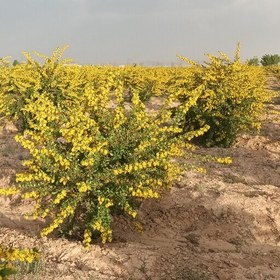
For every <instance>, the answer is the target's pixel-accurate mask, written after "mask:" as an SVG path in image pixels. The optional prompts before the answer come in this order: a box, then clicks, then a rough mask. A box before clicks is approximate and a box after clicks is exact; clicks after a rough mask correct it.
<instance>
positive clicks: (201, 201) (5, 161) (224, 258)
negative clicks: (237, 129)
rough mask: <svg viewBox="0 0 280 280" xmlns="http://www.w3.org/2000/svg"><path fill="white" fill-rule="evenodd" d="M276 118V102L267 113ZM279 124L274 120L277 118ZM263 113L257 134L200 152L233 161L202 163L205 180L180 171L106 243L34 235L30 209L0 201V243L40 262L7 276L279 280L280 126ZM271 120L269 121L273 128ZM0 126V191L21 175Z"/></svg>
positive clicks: (10, 134) (18, 154) (36, 226)
mask: <svg viewBox="0 0 280 280" xmlns="http://www.w3.org/2000/svg"><path fill="white" fill-rule="evenodd" d="M269 109H273V110H275V111H278V112H280V103H278V104H277V103H276V104H273V105H272V104H270V105H268V110H269ZM278 118H279V116H278ZM276 119H277V115H274V114H271V113H269V112H268V113H267V116H266V117H265V122H264V125H263V128H262V130H261V133H260V134H259V135H242V136H241V137H239V139H238V141H237V143H236V144H235V145H234V146H233V147H232V148H229V149H222V148H209V149H199V151H198V152H199V153H207V154H212V155H216V156H231V157H232V159H233V163H232V164H231V165H222V164H218V163H208V164H207V165H206V166H205V167H206V168H207V170H208V173H207V174H201V173H195V172H190V171H188V172H185V174H184V175H183V177H182V179H181V181H180V182H179V183H177V184H176V185H174V187H173V188H172V189H171V191H170V193H168V194H166V195H164V196H163V197H162V198H161V199H160V200H158V201H155V200H149V201H146V202H144V203H143V205H142V206H141V209H140V212H139V215H138V217H137V219H136V221H137V222H138V223H139V224H141V225H142V226H143V232H142V233H140V231H141V230H139V226H137V224H136V225H135V223H133V222H131V221H128V220H127V219H125V218H124V217H118V218H115V220H114V225H113V228H114V241H113V242H112V243H111V244H106V245H101V244H94V245H92V248H91V250H90V251H85V250H84V248H83V246H82V245H81V243H80V242H78V241H69V240H66V239H61V238H55V237H53V238H43V239H41V238H39V237H38V236H39V232H40V229H42V227H43V225H44V223H43V221H41V222H40V221H28V220H26V219H24V218H23V214H24V213H25V212H26V210H28V209H29V208H30V205H28V204H27V203H19V202H18V201H17V199H15V198H2V197H0V244H1V243H3V244H10V245H14V246H20V247H24V246H25V247H38V248H40V250H41V251H42V260H41V262H40V263H39V264H38V265H37V266H36V267H35V268H33V273H28V274H27V273H22V274H19V275H18V276H16V278H15V279H46V280H50V279H65V280H67V279H69V280H70V279H88V280H99V279H100V280H102V279H131V280H136V279H139V280H140V279H141V280H145V279H155V280H164V279H182V280H183V279H184V280H202V279H203V280H206V279H207V280H211V279H219V280H234V279H236V280H243V279H244V280H245V279H255V280H264V279H266V280H268V279H280V122H279V120H278V122H277V120H276ZM273 120H274V121H275V122H273ZM15 133H16V131H15V128H14V127H13V126H12V125H10V124H9V125H6V126H5V129H4V130H2V132H1V134H0V186H7V185H9V184H11V183H12V182H13V180H14V176H15V173H16V172H17V171H19V170H21V168H22V167H21V163H20V161H21V159H22V158H24V157H25V156H26V155H25V154H24V151H23V150H22V149H21V148H20V147H19V145H18V144H17V143H16V142H15V141H14V135H15Z"/></svg>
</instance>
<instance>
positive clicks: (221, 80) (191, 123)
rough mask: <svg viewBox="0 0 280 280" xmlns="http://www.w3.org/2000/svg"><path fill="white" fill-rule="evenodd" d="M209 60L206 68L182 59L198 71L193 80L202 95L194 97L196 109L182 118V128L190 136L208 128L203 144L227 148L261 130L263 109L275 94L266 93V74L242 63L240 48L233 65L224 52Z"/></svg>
mask: <svg viewBox="0 0 280 280" xmlns="http://www.w3.org/2000/svg"><path fill="white" fill-rule="evenodd" d="M207 56H208V58H209V62H207V63H206V64H205V65H199V64H196V63H195V62H190V60H188V59H186V58H183V59H184V60H185V61H186V62H188V63H189V62H190V63H192V64H193V65H194V67H196V68H197V69H198V70H197V71H196V74H195V75H194V79H195V83H196V86H197V88H199V87H200V88H201V93H200V94H199V96H195V95H194V98H196V105H195V106H192V107H191V108H190V109H189V110H188V111H187V113H186V114H185V115H184V118H182V120H181V121H182V127H183V129H184V131H186V132H187V131H189V130H191V131H192V130H195V129H197V128H199V127H201V126H202V125H205V124H207V125H209V126H210V129H209V130H208V131H207V132H206V133H205V134H203V136H202V137H200V142H201V143H203V144H205V145H207V146H213V145H220V146H225V147H228V146H230V145H232V144H233V143H234V141H235V139H236V137H237V135H238V134H240V133H241V132H245V131H250V130H257V131H258V130H259V129H260V127H261V117H262V115H263V113H264V105H265V103H266V102H268V101H270V100H271V99H272V97H273V94H272V93H271V92H269V91H268V90H267V80H266V75H265V73H264V70H263V69H262V68H261V67H255V66H250V65H247V64H243V63H242V62H241V61H240V55H239V46H238V48H237V50H236V55H235V58H234V60H233V61H231V60H230V59H229V58H228V56H227V55H225V54H224V53H222V52H220V56H213V55H210V54H209V55H207ZM192 96H193V95H192V94H189V93H187V95H185V94H181V95H180V96H179V99H180V100H181V102H183V103H184V102H185V101H187V102H189V99H190V98H192Z"/></svg>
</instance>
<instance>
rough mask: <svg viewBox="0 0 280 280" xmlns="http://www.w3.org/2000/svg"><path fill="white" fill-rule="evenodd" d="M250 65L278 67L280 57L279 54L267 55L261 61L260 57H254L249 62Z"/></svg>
mask: <svg viewBox="0 0 280 280" xmlns="http://www.w3.org/2000/svg"><path fill="white" fill-rule="evenodd" d="M247 63H248V64H249V65H260V64H261V65H262V66H271V65H278V64H279V63H280V56H279V55H278V54H265V55H263V56H262V57H261V59H260V60H259V58H258V57H256V56H254V57H253V58H250V59H248V60H247Z"/></svg>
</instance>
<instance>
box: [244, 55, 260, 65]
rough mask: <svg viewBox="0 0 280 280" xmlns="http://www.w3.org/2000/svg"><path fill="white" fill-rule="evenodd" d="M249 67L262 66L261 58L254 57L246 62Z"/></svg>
mask: <svg viewBox="0 0 280 280" xmlns="http://www.w3.org/2000/svg"><path fill="white" fill-rule="evenodd" d="M246 63H247V64H248V65H253V66H258V65H259V64H260V61H259V58H258V57H256V56H254V57H253V58H250V59H248V60H247V61H246Z"/></svg>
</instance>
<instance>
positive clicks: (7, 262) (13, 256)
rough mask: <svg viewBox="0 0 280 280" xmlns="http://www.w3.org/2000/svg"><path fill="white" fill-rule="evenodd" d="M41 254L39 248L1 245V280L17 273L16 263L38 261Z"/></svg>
mask: <svg viewBox="0 0 280 280" xmlns="http://www.w3.org/2000/svg"><path fill="white" fill-rule="evenodd" d="M39 258H40V254H39V252H38V250H37V249H18V248H8V247H4V246H2V245H0V280H5V279H7V278H8V277H9V276H11V275H13V274H16V272H17V269H16V265H17V263H18V262H21V263H33V262H34V261H38V260H39Z"/></svg>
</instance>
